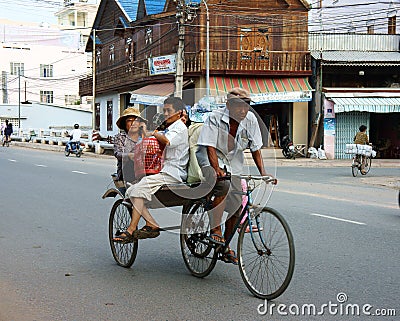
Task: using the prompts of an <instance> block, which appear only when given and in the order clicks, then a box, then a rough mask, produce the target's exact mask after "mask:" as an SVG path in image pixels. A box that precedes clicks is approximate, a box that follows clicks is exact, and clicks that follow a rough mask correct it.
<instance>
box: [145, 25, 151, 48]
mask: <svg viewBox="0 0 400 321" xmlns="http://www.w3.org/2000/svg"><path fill="white" fill-rule="evenodd" d="M144 39H145V41H146V45H151V44H152V43H153V30H152V29H151V28H150V27H149V28H146V34H145V36H144Z"/></svg>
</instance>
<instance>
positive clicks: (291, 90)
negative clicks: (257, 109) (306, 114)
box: [210, 76, 312, 104]
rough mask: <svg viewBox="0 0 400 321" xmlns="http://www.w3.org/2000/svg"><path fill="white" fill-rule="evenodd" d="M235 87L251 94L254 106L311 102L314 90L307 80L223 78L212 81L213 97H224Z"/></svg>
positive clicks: (217, 77)
mask: <svg viewBox="0 0 400 321" xmlns="http://www.w3.org/2000/svg"><path fill="white" fill-rule="evenodd" d="M234 87H242V88H244V89H246V90H248V91H249V92H250V95H251V98H252V100H253V102H254V104H265V103H273V102H296V101H310V100H311V99H312V96H311V91H312V88H311V86H310V84H309V83H308V80H307V78H254V77H222V76H215V77H212V78H211V79H210V91H211V94H212V95H216V96H224V95H226V93H227V92H228V91H229V90H231V89H232V88H234Z"/></svg>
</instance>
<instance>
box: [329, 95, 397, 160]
mask: <svg viewBox="0 0 400 321" xmlns="http://www.w3.org/2000/svg"><path fill="white" fill-rule="evenodd" d="M361 125H365V126H367V128H368V129H367V134H368V136H369V140H370V142H371V143H372V144H373V145H374V149H375V150H376V151H377V157H379V158H400V90H399V93H395V92H393V91H392V92H382V91H379V92H374V93H366V92H363V91H357V92H340V93H339V92H326V93H325V99H324V148H325V152H326V154H327V157H328V158H330V159H333V158H336V159H346V158H350V157H351V155H348V154H345V153H344V151H345V147H346V144H349V143H352V142H353V139H354V136H355V134H356V133H357V131H358V128H359V127H360V126H361Z"/></svg>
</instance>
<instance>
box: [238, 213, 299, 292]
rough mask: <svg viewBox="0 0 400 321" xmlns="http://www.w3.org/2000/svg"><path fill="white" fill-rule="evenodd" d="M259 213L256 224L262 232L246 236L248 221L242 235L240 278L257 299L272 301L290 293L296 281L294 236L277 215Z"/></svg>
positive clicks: (239, 250)
mask: <svg viewBox="0 0 400 321" xmlns="http://www.w3.org/2000/svg"><path fill="white" fill-rule="evenodd" d="M257 212H258V213H257V214H255V215H254V216H255V217H254V219H252V224H253V226H254V225H256V226H257V228H258V231H255V232H252V233H249V232H247V233H246V227H247V226H248V224H249V222H248V220H247V221H246V223H245V225H244V227H243V228H241V230H240V233H239V238H238V248H237V252H238V257H239V269H240V275H241V276H242V279H243V281H244V283H245V284H246V286H247V288H248V289H249V290H250V292H251V293H252V294H253V295H255V296H256V297H257V298H261V299H267V300H272V299H275V298H277V297H278V296H280V295H281V294H282V293H283V292H284V291H285V290H286V288H287V287H288V285H289V283H290V280H291V279H292V275H293V271H294V262H295V253H294V242H293V236H292V233H291V231H290V229H289V226H288V224H287V223H286V221H285V219H284V218H283V217H282V216H281V215H280V214H279V213H278V212H277V211H275V210H274V209H272V208H269V207H264V208H263V209H260V210H258V211H257ZM252 236H253V238H252Z"/></svg>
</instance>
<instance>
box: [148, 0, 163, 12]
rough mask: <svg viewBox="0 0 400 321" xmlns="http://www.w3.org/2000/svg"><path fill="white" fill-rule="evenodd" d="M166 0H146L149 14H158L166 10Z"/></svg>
mask: <svg viewBox="0 0 400 321" xmlns="http://www.w3.org/2000/svg"><path fill="white" fill-rule="evenodd" d="M165 1H166V0H161V1H160V0H145V1H144V2H145V4H146V12H147V14H148V15H150V14H157V13H161V12H163V11H164V6H165Z"/></svg>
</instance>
